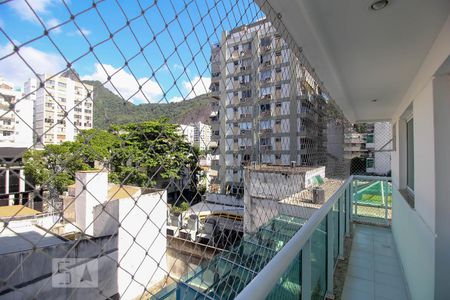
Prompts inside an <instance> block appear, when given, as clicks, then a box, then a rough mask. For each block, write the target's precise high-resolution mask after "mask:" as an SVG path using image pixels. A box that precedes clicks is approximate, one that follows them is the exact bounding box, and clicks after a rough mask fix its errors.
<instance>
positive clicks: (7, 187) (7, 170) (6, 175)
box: [5, 167, 9, 195]
mask: <svg viewBox="0 0 450 300" xmlns="http://www.w3.org/2000/svg"><path fill="white" fill-rule="evenodd" d="M8 194H9V168H8V167H7V168H6V169H5V195H8Z"/></svg>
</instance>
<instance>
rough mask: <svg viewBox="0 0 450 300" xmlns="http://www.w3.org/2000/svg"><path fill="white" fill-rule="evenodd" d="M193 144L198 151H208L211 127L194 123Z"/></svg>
mask: <svg viewBox="0 0 450 300" xmlns="http://www.w3.org/2000/svg"><path fill="white" fill-rule="evenodd" d="M194 142H195V145H197V146H198V147H199V149H200V150H202V151H204V150H208V149H209V147H210V143H211V126H210V125H207V124H204V123H202V122H196V123H195V124H194Z"/></svg>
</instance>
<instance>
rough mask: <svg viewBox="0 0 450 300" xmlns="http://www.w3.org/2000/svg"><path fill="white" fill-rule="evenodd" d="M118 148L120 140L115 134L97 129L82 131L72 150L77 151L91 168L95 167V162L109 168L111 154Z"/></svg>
mask: <svg viewBox="0 0 450 300" xmlns="http://www.w3.org/2000/svg"><path fill="white" fill-rule="evenodd" d="M118 147H120V139H119V137H118V135H117V134H114V133H112V132H110V131H106V130H101V129H97V128H94V129H88V130H83V131H82V134H79V135H78V136H77V137H76V139H75V142H74V143H73V148H74V150H75V151H79V152H80V153H81V155H82V156H83V158H84V160H85V162H86V163H88V164H89V165H90V166H91V167H95V162H96V161H98V162H102V163H103V165H105V166H106V167H109V161H110V160H111V156H112V153H113V152H114V150H115V149H116V148H118Z"/></svg>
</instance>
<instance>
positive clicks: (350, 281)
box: [342, 224, 409, 300]
mask: <svg viewBox="0 0 450 300" xmlns="http://www.w3.org/2000/svg"><path fill="white" fill-rule="evenodd" d="M405 282H406V281H405V277H404V274H403V271H402V268H401V264H400V260H399V257H398V254H397V249H396V246H395V242H394V239H393V237H392V233H391V231H390V229H388V228H382V227H375V226H367V225H359V224H356V225H355V226H354V235H353V243H352V250H351V253H350V259H349V264H348V270H347V275H346V277H345V283H344V290H343V293H342V299H344V300H352V299H374V300H375V299H380V300H386V299H399V300H400V299H409V298H408V295H409V293H408V291H407V286H406V284H405Z"/></svg>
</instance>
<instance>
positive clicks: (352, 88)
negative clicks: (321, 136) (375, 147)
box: [269, 0, 450, 121]
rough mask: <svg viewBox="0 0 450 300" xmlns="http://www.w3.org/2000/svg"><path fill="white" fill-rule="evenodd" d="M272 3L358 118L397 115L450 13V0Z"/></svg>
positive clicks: (350, 114) (339, 99)
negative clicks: (380, 4)
mask: <svg viewBox="0 0 450 300" xmlns="http://www.w3.org/2000/svg"><path fill="white" fill-rule="evenodd" d="M269 2H270V4H271V5H272V7H273V8H274V9H275V11H277V12H279V13H281V16H282V20H283V22H284V23H285V25H286V27H287V28H288V30H289V32H290V33H291V34H292V36H293V38H294V39H295V40H296V41H297V43H298V45H299V46H301V47H303V50H304V53H305V55H306V56H307V57H308V59H309V61H310V62H311V64H312V65H313V67H314V68H315V69H316V71H317V73H318V75H319V77H320V78H321V79H322V80H323V81H324V83H325V86H326V87H327V89H328V90H329V92H330V94H331V96H332V97H333V98H335V99H336V101H337V102H338V104H339V105H340V106H341V108H342V109H343V110H344V112H345V114H346V116H347V117H348V118H349V119H350V120H353V121H358V120H384V119H390V118H391V117H392V115H393V113H394V111H395V109H396V108H397V106H398V105H399V103H400V101H401V99H402V97H403V96H404V94H405V93H406V90H407V88H408V87H409V85H410V83H411V82H412V80H413V78H414V76H415V74H416V73H417V71H418V69H419V67H420V64H421V63H422V61H423V60H424V58H425V56H426V54H427V52H428V51H429V49H430V48H431V46H432V44H433V42H434V40H435V38H436V37H437V35H438V33H439V31H440V29H441V27H442V26H443V24H444V22H445V20H446V19H447V17H448V15H449V11H450V1H449V0H427V1H424V0H390V4H389V5H388V6H387V7H386V8H384V9H382V10H379V11H372V10H370V9H369V6H370V4H372V3H373V1H368V0H342V1H330V0H269ZM373 99H377V102H372V100H373Z"/></svg>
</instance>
